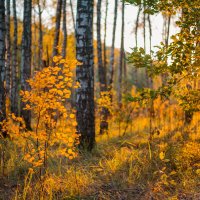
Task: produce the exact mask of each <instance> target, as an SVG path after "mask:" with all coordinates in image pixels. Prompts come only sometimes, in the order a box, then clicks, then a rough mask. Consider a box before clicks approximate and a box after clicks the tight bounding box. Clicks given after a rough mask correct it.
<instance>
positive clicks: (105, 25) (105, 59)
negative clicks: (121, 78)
mask: <svg viewBox="0 0 200 200" xmlns="http://www.w3.org/2000/svg"><path fill="white" fill-rule="evenodd" d="M105 6H106V8H105V9H106V11H105V20H104V42H103V61H104V67H105V69H106V71H107V46H106V39H107V18H108V0H106V5H105Z"/></svg>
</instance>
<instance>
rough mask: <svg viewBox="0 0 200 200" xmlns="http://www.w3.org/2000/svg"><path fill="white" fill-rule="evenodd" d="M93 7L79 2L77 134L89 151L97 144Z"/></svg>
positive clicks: (85, 0)
mask: <svg viewBox="0 0 200 200" xmlns="http://www.w3.org/2000/svg"><path fill="white" fill-rule="evenodd" d="M93 5H94V1H93V0H78V2H77V18H76V57H77V60H78V61H79V62H81V64H80V65H77V68H76V78H77V81H78V82H79V83H80V88H78V89H77V91H76V95H77V96H76V109H77V114H76V117H77V122H78V125H77V132H78V133H79V134H81V137H80V146H81V147H84V148H87V149H88V150H89V151H91V150H92V148H93V147H94V143H95V110H94V61H93Z"/></svg>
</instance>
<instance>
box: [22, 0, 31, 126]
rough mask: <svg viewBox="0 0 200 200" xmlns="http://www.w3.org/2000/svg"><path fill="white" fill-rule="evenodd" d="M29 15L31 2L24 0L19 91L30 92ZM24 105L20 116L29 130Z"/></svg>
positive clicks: (28, 120) (29, 114)
mask: <svg viewBox="0 0 200 200" xmlns="http://www.w3.org/2000/svg"><path fill="white" fill-rule="evenodd" d="M31 14H32V0H24V19H23V33H22V55H21V89H22V90H24V91H25V90H28V91H29V90H30V86H29V84H28V83H27V80H28V79H29V78H30V77H31V41H32V39H31ZM24 108H25V103H24V102H21V116H22V117H23V118H24V120H25V123H26V127H27V129H31V112H30V110H24Z"/></svg>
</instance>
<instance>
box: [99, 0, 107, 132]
mask: <svg viewBox="0 0 200 200" xmlns="http://www.w3.org/2000/svg"><path fill="white" fill-rule="evenodd" d="M101 4H102V1H101V0H98V2H97V54H98V56H97V57H98V72H99V84H100V93H101V92H105V91H107V84H106V67H105V65H104V64H103V58H102V42H101ZM105 32H106V30H105ZM100 118H101V122H100V134H103V133H104V132H106V131H107V130H108V122H107V118H108V110H107V109H106V108H105V107H103V108H102V110H101V116H100Z"/></svg>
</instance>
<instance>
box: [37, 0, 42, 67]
mask: <svg viewBox="0 0 200 200" xmlns="http://www.w3.org/2000/svg"><path fill="white" fill-rule="evenodd" d="M37 6H38V17H39V39H38V43H39V50H38V69H39V70H41V68H42V67H43V63H42V54H43V31H42V9H41V4H40V0H37Z"/></svg>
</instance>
